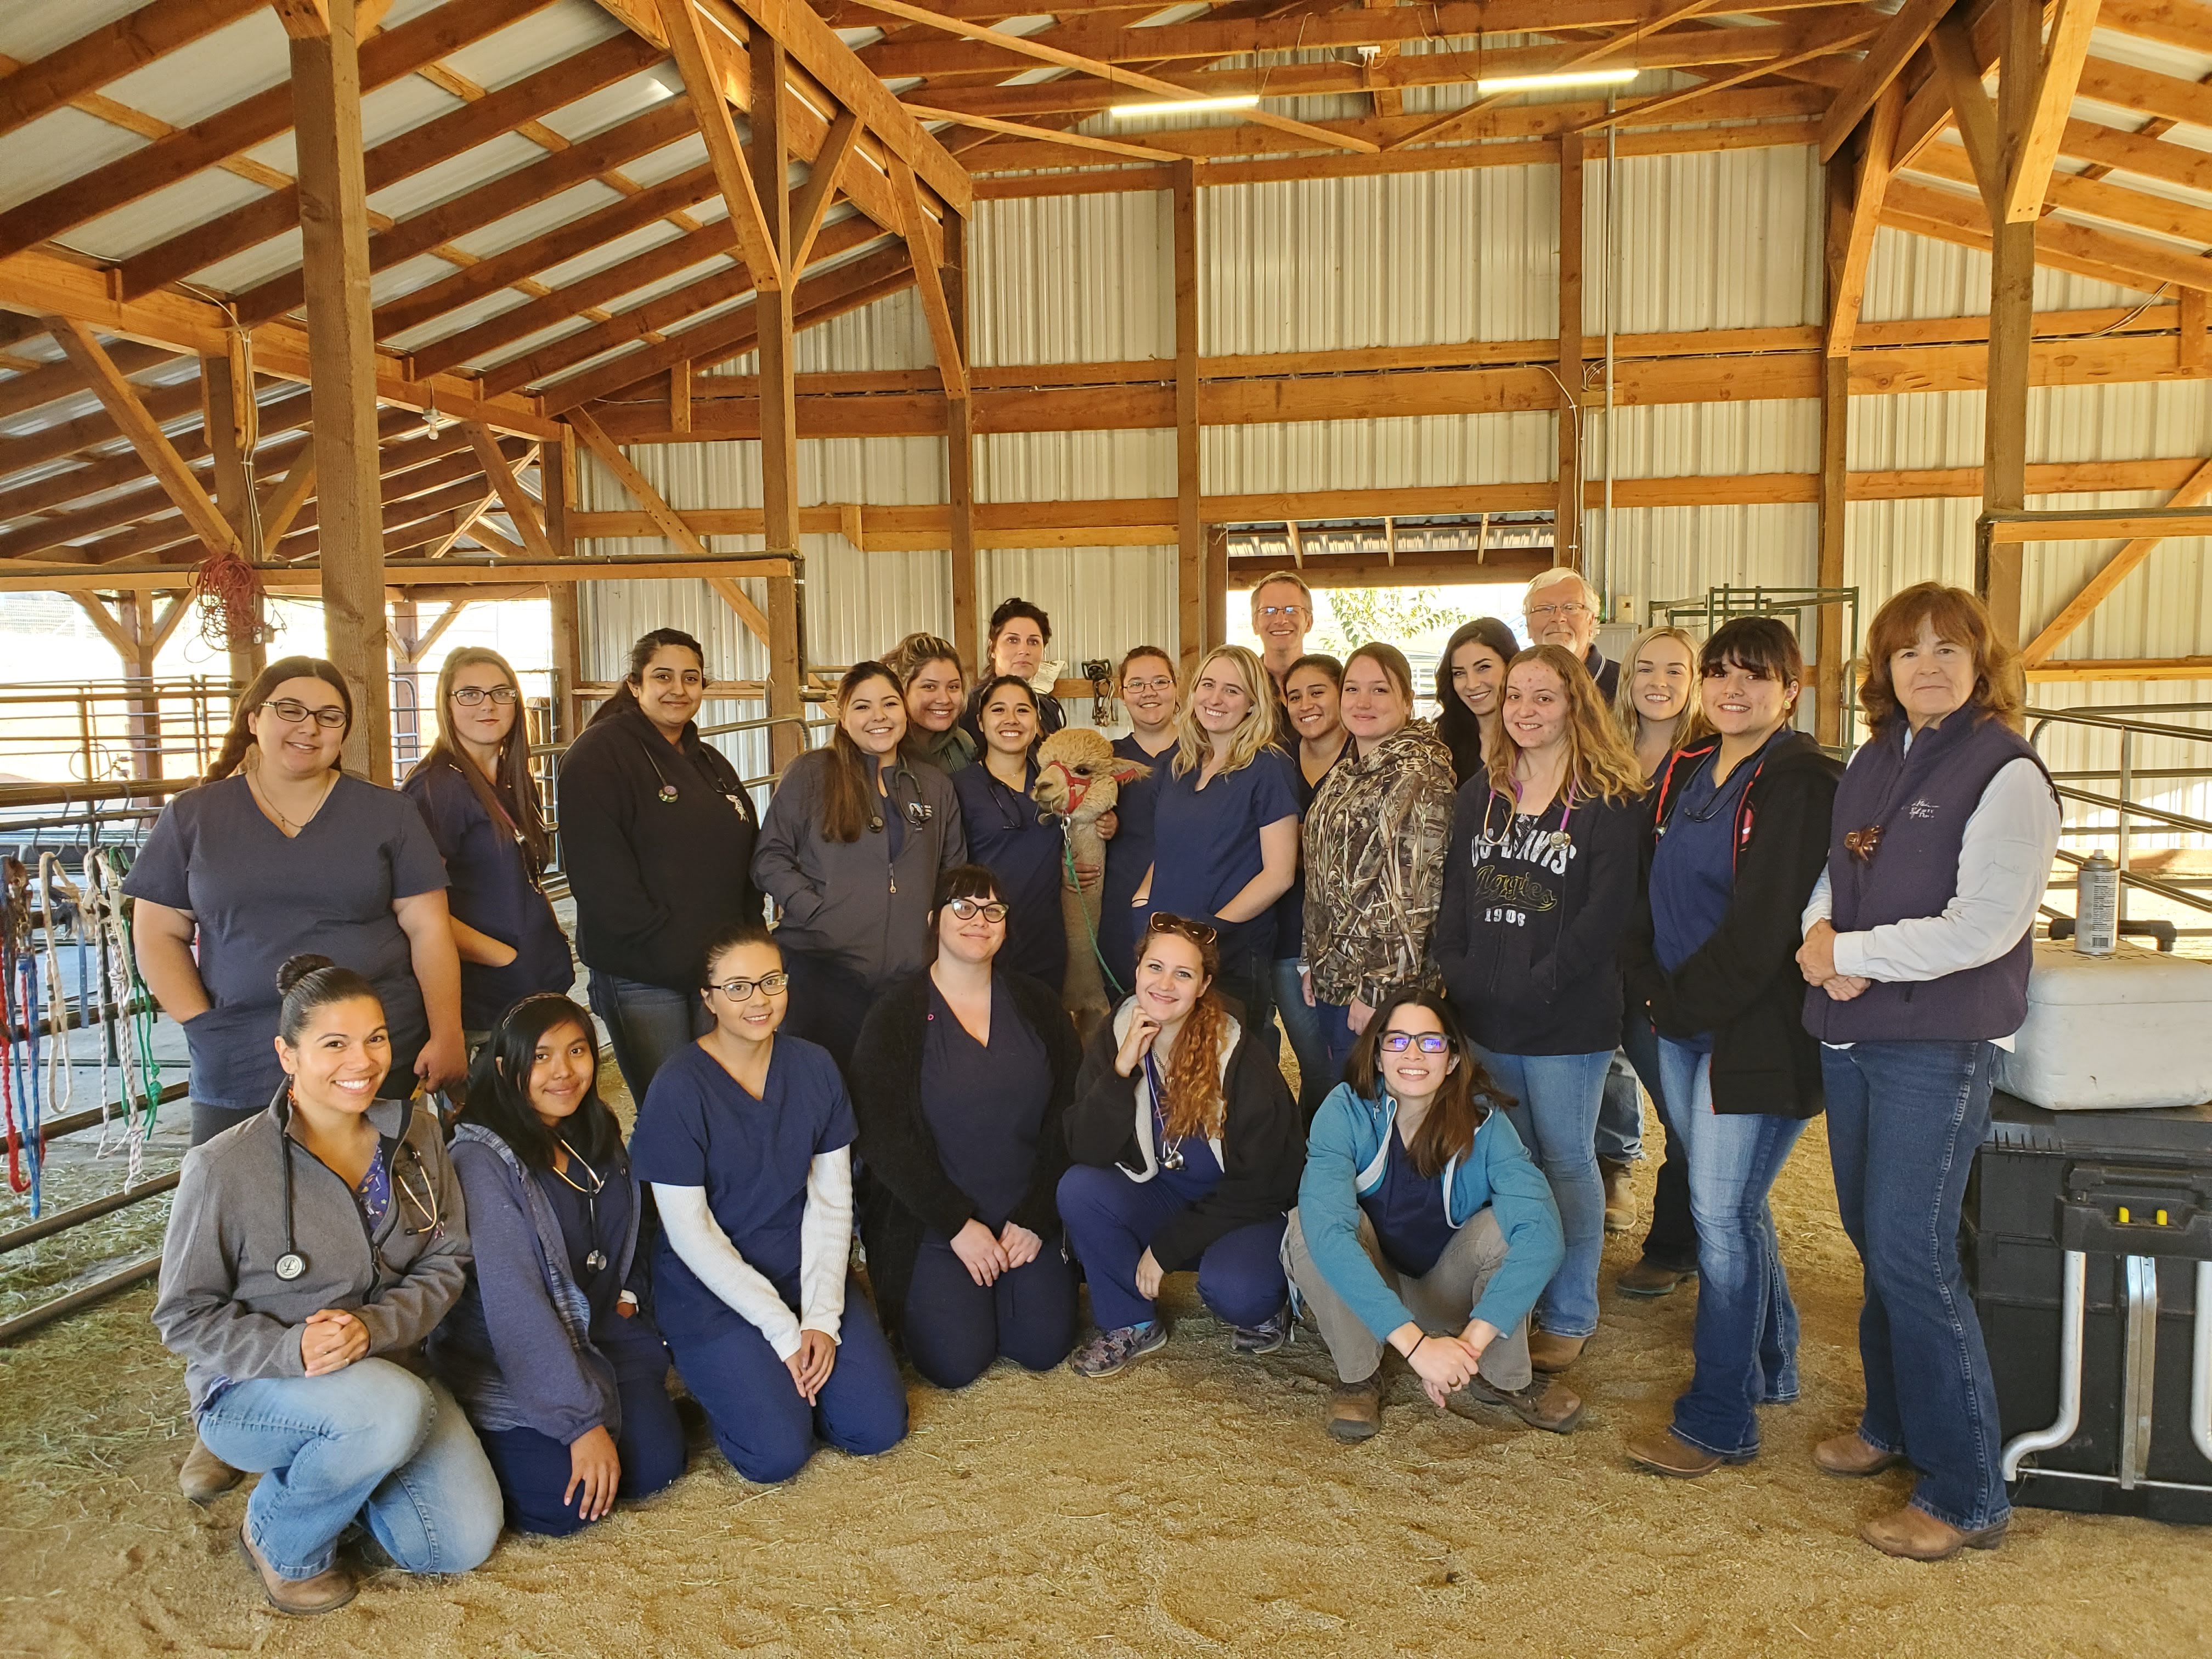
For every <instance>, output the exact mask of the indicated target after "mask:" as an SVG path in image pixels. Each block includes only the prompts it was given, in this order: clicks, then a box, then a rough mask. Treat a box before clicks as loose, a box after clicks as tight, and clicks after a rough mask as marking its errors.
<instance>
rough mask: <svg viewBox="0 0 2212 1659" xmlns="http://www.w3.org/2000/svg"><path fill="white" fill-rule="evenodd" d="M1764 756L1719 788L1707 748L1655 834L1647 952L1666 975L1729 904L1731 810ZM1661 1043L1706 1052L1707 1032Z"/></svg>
mask: <svg viewBox="0 0 2212 1659" xmlns="http://www.w3.org/2000/svg"><path fill="white" fill-rule="evenodd" d="M1783 729H1784V731H1786V730H1788V729H1789V728H1788V727H1786V726H1785V727H1784V728H1783ZM1775 735H1776V736H1780V735H1781V734H1780V733H1779V732H1777V733H1776V734H1775ZM1773 740H1774V739H1773V738H1768V739H1767V742H1768V743H1770V744H1771V743H1772V742H1773ZM1765 752H1766V751H1765V749H1764V748H1762V749H1761V750H1759V754H1756V755H1749V756H1747V757H1744V758H1743V759H1742V760H1741V761H1739V762H1737V763H1736V767H1735V770H1734V771H1733V772H1730V773H1729V775H1728V781H1726V782H1724V783H1715V782H1714V781H1713V762H1714V760H1715V759H1716V758H1717V757H1718V755H1719V753H1720V751H1719V750H1714V751H1713V753H1712V754H1711V755H1708V756H1707V757H1705V759H1704V760H1703V761H1701V762H1699V764H1698V769H1697V772H1696V774H1695V775H1692V778H1691V779H1690V781H1688V782H1687V783H1686V784H1684V785H1683V786H1682V793H1680V795H1679V796H1677V797H1676V798H1675V801H1674V811H1673V813H1672V815H1671V816H1670V817H1668V820H1667V822H1666V823H1665V824H1664V825H1663V826H1662V829H1661V830H1660V832H1659V844H1658V846H1657V847H1656V848H1654V849H1653V851H1652V854H1651V952H1652V954H1653V955H1654V956H1655V957H1657V958H1658V959H1659V965H1660V966H1661V967H1662V968H1664V969H1666V970H1667V971H1668V973H1670V974H1671V973H1673V972H1674V970H1675V969H1677V968H1680V966H1681V965H1682V964H1683V963H1686V962H1687V961H1688V960H1689V959H1690V958H1691V957H1693V956H1695V955H1696V954H1697V953H1698V952H1699V951H1700V950H1702V949H1703V948H1704V946H1705V941H1706V940H1707V939H1711V937H1712V936H1713V934H1714V933H1716V932H1717V931H1718V929H1719V927H1720V925H1721V923H1722V922H1723V921H1724V920H1726V919H1727V916H1728V911H1729V905H1730V904H1731V903H1733V902H1735V814H1736V808H1737V806H1738V805H1741V802H1742V799H1743V792H1744V791H1745V790H1746V789H1747V788H1748V787H1750V786H1751V779H1752V775H1753V773H1755V772H1757V771H1758V770H1759V758H1760V757H1761V756H1763V755H1764V754H1765ZM1669 1041H1671V1042H1677V1043H1679V1044H1680V1046H1681V1047H1683V1048H1695V1049H1697V1050H1699V1051H1700V1052H1701V1053H1706V1054H1710V1053H1711V1052H1712V1046H1713V1040H1712V1036H1711V1033H1710V1032H1708V1033H1705V1034H1703V1035H1700V1036H1695V1037H1687V1038H1683V1037H1676V1038H1670V1039H1669Z"/></svg>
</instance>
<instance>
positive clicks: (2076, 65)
mask: <svg viewBox="0 0 2212 1659" xmlns="http://www.w3.org/2000/svg"><path fill="white" fill-rule="evenodd" d="M2013 3H2015V4H2022V3H2027V0H2013ZM2057 8H2058V9H2057V15H2055V16H2053V17H2052V19H2051V40H2050V43H2049V44H2048V45H2047V46H2044V47H2043V49H2042V52H2041V53H2040V56H2039V61H2038V63H2037V64H2036V65H2035V84H2034V95H2033V101H2032V102H2030V104H2029V105H2028V109H2027V115H2026V116H2025V118H2024V125H2022V126H2021V130H2020V131H2019V132H2018V133H2017V134H2015V133H2012V132H2010V131H2008V133H2007V135H2006V137H2007V143H2006V145H2005V167H2006V172H2005V201H2004V216H2005V218H2006V219H2008V221H2011V222H2015V223H2019V222H2023V221H2031V220H2033V219H2036V218H2039V217H2040V216H2041V215H2042V213H2043V196H2044V191H2045V188H2046V187H2047V186H2048V185H2049V184H2050V182H2051V163H2052V162H2053V161H2057V159H2058V143H2059V138H2060V136H2061V135H2062V134H2063V131H2064V130H2065V126H2066V116H2067V112H2068V111H2069V110H2070V109H2071V108H2072V107H2073V106H2074V90H2075V87H2076V86H2077V85H2078V84H2079V83H2080V82H2081V67H2082V64H2083V63H2084V62H2085V61H2086V60H2087V58H2088V55H2089V32H2090V30H2091V29H2093V27H2096V22H2097V0H2057ZM2035 10H2036V13H2037V18H2038V21H2040V20H2041V15H2042V7H2041V5H2040V4H2039V3H2037V4H2036V5H2035ZM2206 44H2207V45H2212V42H2207V43H2206Z"/></svg>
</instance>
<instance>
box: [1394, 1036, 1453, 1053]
mask: <svg viewBox="0 0 2212 1659" xmlns="http://www.w3.org/2000/svg"><path fill="white" fill-rule="evenodd" d="M1415 1046H1418V1047H1419V1048H1420V1051H1421V1052H1422V1053H1423V1054H1442V1053H1443V1052H1444V1050H1446V1049H1447V1048H1450V1047H1451V1039H1450V1038H1449V1037H1447V1036H1444V1034H1443V1032H1441V1031H1424V1032H1422V1033H1421V1034H1420V1035H1419V1036H1414V1035H1413V1032H1411V1031H1385V1032H1384V1033H1383V1049H1384V1051H1385V1052H1386V1053H1389V1054H1404V1053H1405V1052H1406V1050H1407V1048H1412V1047H1415Z"/></svg>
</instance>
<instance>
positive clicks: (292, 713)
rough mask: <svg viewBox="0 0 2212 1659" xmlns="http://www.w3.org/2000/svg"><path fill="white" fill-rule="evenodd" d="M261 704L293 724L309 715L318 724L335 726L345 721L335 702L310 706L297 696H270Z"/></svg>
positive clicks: (281, 718)
mask: <svg viewBox="0 0 2212 1659" xmlns="http://www.w3.org/2000/svg"><path fill="white" fill-rule="evenodd" d="M261 706H262V707H263V708H266V709H267V710H268V711H269V712H270V714H274V715H276V718H277V719H278V720H289V722H290V723H291V724H293V725H294V726H297V725H299V724H300V722H301V721H302V720H307V719H309V718H310V717H312V718H313V720H314V722H315V724H316V725H318V726H331V727H337V726H343V725H344V724H345V723H346V712H345V709H344V708H343V705H341V704H338V703H335V702H333V703H325V705H324V706H323V707H322V708H308V707H307V704H305V703H304V702H301V701H300V700H299V699H298V698H297V697H271V698H270V700H269V701H268V702H264V703H263V704H262V705H261Z"/></svg>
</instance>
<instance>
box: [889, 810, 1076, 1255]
mask: <svg viewBox="0 0 2212 1659" xmlns="http://www.w3.org/2000/svg"><path fill="white" fill-rule="evenodd" d="M972 771H975V767H972V766H971V767H969V768H967V769H965V771H963V773H962V775H963V776H965V775H966V773H967V772H972ZM1051 1103H1052V1058H1051V1056H1050V1055H1048V1054H1046V1053H1045V1048H1044V1041H1043V1039H1042V1038H1041V1037H1040V1036H1037V1034H1036V1032H1035V1031H1032V1030H1030V1027H1029V1023H1028V1022H1027V1021H1026V1020H1024V1018H1022V1014H1021V1010H1020V1009H1018V1008H1017V1007H1016V1006H1014V999H1013V996H1012V993H1010V992H1009V991H1008V990H1007V989H1006V980H1005V978H1004V977H1003V976H1002V975H994V976H993V978H992V981H991V1042H990V1046H989V1047H988V1048H986V1047H985V1046H984V1045H983V1044H981V1043H980V1042H976V1041H975V1038H974V1037H972V1036H969V1035H968V1030H967V1027H965V1026H963V1024H961V1023H960V1017H959V1015H957V1014H956V1013H954V1012H952V1010H951V1007H950V1006H947V1004H946V1003H945V998H944V996H943V995H942V994H940V993H939V991H938V990H937V989H936V987H931V989H930V993H929V1023H928V1029H927V1032H926V1033H925V1034H924V1036H923V1038H922V1046H921V1115H922V1116H923V1117H925V1118H927V1120H928V1121H929V1129H930V1133H932V1134H933V1135H934V1136H936V1138H937V1156H938V1161H939V1163H940V1164H943V1165H944V1166H945V1176H946V1178H947V1179H948V1180H950V1181H951V1182H952V1184H953V1185H954V1186H956V1187H957V1188H959V1189H960V1190H961V1191H962V1192H963V1193H965V1194H968V1196H969V1199H971V1200H974V1202H975V1218H976V1219H977V1220H979V1221H981V1223H982V1224H983V1225H985V1226H987V1227H988V1228H989V1229H990V1230H991V1231H993V1232H996V1231H998V1230H999V1229H1000V1228H1001V1227H1003V1226H1005V1225H1006V1221H1007V1218H1009V1217H1011V1216H1012V1214H1013V1212H1014V1210H1015V1207H1016V1206H1018V1205H1019V1204H1020V1203H1021V1201H1022V1200H1023V1199H1024V1197H1026V1196H1027V1195H1028V1194H1029V1189H1030V1177H1031V1176H1033V1175H1034V1174H1035V1173H1036V1149H1037V1138H1038V1136H1039V1135H1040V1134H1041V1133H1042V1131H1043V1128H1044V1114H1045V1109H1046V1108H1047V1107H1048V1106H1049V1105H1050V1104H1051Z"/></svg>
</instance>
